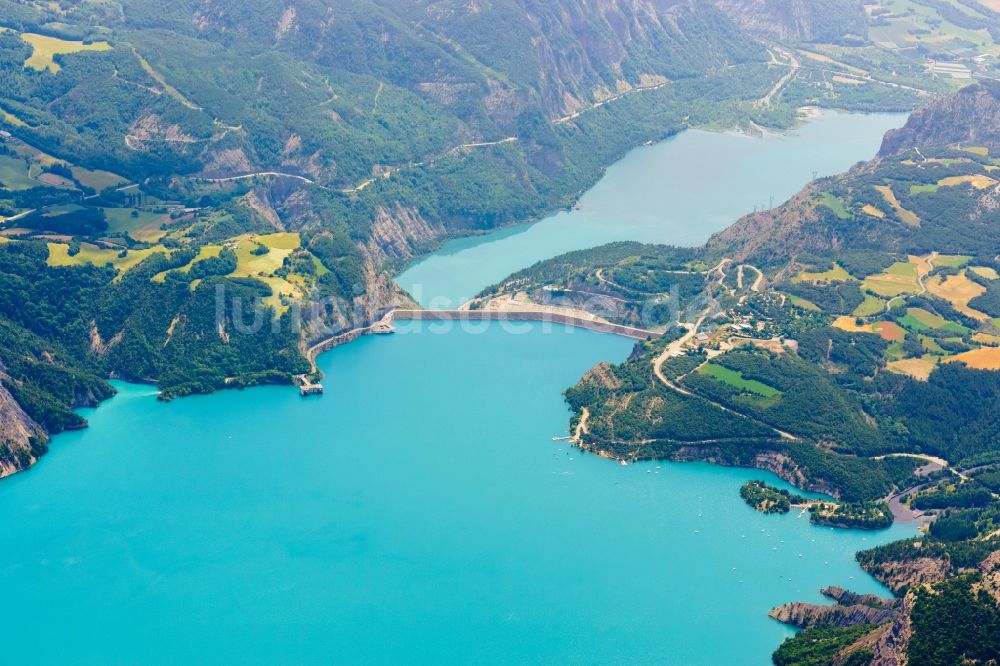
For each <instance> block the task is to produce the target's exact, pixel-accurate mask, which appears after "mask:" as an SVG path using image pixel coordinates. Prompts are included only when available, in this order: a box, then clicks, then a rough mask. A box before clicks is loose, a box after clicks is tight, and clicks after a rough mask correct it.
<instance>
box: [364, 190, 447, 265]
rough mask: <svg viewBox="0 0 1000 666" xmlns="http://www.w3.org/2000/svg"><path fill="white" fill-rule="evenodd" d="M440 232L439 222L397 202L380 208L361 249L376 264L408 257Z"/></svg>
mask: <svg viewBox="0 0 1000 666" xmlns="http://www.w3.org/2000/svg"><path fill="white" fill-rule="evenodd" d="M444 233H445V232H444V228H443V227H442V226H441V225H440V224H434V223H431V222H428V221H427V219H426V218H424V217H423V216H422V215H421V214H420V212H419V211H418V210H416V209H415V208H406V207H403V206H401V205H398V204H397V205H396V206H395V207H394V208H391V209H389V208H385V207H380V208H379V209H378V211H377V212H376V214H375V221H374V222H373V223H372V227H371V232H370V233H369V237H368V242H367V243H366V244H365V248H364V249H365V251H366V253H367V254H368V256H369V257H370V258H371V259H372V261H373V262H375V263H378V264H382V263H384V262H385V261H388V260H391V259H412V258H413V257H414V256H415V255H416V254H417V252H418V250H419V248H420V247H421V246H423V247H426V246H427V245H428V244H430V243H432V242H433V241H434V240H436V239H437V238H440V237H441V236H442V235H444Z"/></svg>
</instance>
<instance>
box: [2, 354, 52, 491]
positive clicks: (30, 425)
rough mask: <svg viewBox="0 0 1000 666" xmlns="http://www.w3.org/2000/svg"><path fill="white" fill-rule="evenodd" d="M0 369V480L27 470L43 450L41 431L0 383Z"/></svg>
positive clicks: (43, 435)
mask: <svg viewBox="0 0 1000 666" xmlns="http://www.w3.org/2000/svg"><path fill="white" fill-rule="evenodd" d="M4 379H6V375H4V374H3V372H2V366H0V478H2V477H5V476H9V475H11V474H14V473H15V472H20V471H21V470H23V469H27V468H28V467H30V466H31V465H33V464H34V463H35V461H36V460H37V459H38V456H39V455H41V454H42V453H43V452H44V450H45V445H44V442H45V441H46V439H47V438H46V435H45V431H44V430H43V429H42V427H41V426H40V425H38V424H37V423H35V421H34V420H32V418H31V417H30V416H28V415H27V414H26V413H25V411H24V410H23V409H21V406H20V405H19V404H17V401H15V400H14V396H12V395H11V394H10V391H8V390H7V389H6V388H5V387H4V386H3V384H2V382H3V380H4Z"/></svg>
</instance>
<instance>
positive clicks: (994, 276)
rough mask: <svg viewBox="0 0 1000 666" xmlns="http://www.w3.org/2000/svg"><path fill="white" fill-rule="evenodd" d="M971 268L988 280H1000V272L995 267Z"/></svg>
mask: <svg viewBox="0 0 1000 666" xmlns="http://www.w3.org/2000/svg"><path fill="white" fill-rule="evenodd" d="M969 270H970V271H972V272H973V273H975V274H976V275H978V276H979V277H982V278H986V279H987V280H1000V273H997V271H996V269H995V268H990V267H989V266H972V267H970V268H969Z"/></svg>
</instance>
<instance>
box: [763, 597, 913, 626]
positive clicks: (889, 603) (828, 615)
mask: <svg viewBox="0 0 1000 666" xmlns="http://www.w3.org/2000/svg"><path fill="white" fill-rule="evenodd" d="M822 592H823V594H824V595H825V596H827V597H829V598H831V599H833V600H834V601H836V603H835V604H834V605H832V606H831V605H820V604H807V603H802V602H793V603H788V604H783V605H781V606H778V607H777V608H775V609H773V610H772V611H771V612H770V613H768V615H770V616H771V617H772V618H774V619H775V620H778V621H779V622H784V623H785V624H790V625H792V626H794V627H799V628H801V629H806V628H808V627H816V626H835V627H853V626H857V625H863V624H884V623H886V622H892V621H894V620H896V618H897V617H898V616H899V608H900V602H899V600H896V599H881V598H879V597H876V596H875V595H873V594H855V593H853V592H849V591H847V590H844V589H843V588H839V587H828V588H826V589H824V590H823V591H822Z"/></svg>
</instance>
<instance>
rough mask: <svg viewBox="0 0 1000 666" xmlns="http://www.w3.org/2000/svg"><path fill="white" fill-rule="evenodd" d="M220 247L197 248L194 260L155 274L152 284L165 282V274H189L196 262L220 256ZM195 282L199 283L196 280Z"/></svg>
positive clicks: (205, 246)
mask: <svg viewBox="0 0 1000 666" xmlns="http://www.w3.org/2000/svg"><path fill="white" fill-rule="evenodd" d="M222 247H223V246H222V245H203V246H202V247H201V248H199V250H198V254H197V255H195V257H194V259H192V260H191V261H189V262H188V263H187V264H185V265H183V266H181V267H180V268H172V269H170V270H169V271H163V272H162V273H157V274H156V275H154V276H153V278H152V279H153V282H164V281H166V279H167V273H185V274H187V273H189V272H190V271H191V267H192V266H194V265H195V264H196V263H197V262H199V261H201V260H202V259H210V258H213V257H218V256H219V255H220V254H222ZM195 282H199V281H198V280H196V281H195ZM194 286H197V285H193V286H192V287H191V288H192V289H194Z"/></svg>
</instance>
